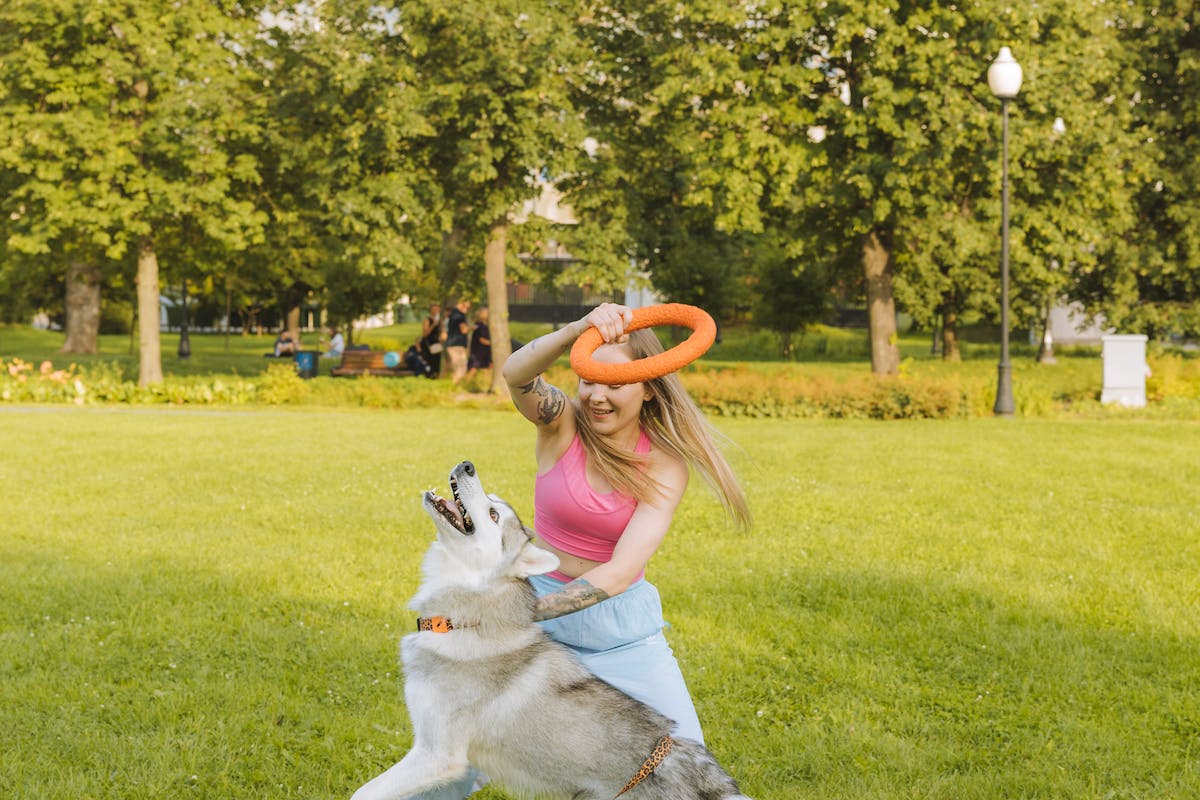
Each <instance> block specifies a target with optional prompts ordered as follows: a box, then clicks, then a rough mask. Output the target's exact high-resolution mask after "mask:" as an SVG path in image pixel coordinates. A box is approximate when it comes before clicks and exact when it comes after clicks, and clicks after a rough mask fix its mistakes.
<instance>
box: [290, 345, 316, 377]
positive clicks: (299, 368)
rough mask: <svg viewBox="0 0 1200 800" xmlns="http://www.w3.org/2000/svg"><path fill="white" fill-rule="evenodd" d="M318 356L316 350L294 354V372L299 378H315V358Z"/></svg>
mask: <svg viewBox="0 0 1200 800" xmlns="http://www.w3.org/2000/svg"><path fill="white" fill-rule="evenodd" d="M320 355H321V354H320V353H318V352H317V351H316V350H301V351H300V352H298V353H296V372H297V373H298V374H299V375H300V377H301V378H315V377H316V376H317V358H318V357H320Z"/></svg>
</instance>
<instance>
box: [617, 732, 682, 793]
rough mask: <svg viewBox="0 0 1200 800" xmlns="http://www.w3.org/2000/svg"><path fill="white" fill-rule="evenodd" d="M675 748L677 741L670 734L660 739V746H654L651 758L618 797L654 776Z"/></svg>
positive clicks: (644, 762)
mask: <svg viewBox="0 0 1200 800" xmlns="http://www.w3.org/2000/svg"><path fill="white" fill-rule="evenodd" d="M674 746H675V740H674V739H672V738H671V736H670V734H668V735H666V736H664V737H662V738H661V739H659V740H658V744H656V745H655V746H654V750H653V751H652V752H651V753H650V757H649V758H647V759H646V760H645V761H643V762H642V766H641V768H640V769H639V770H638V771H637V772H635V773H634V775H633V777H632V778H630V779H629V783H627V784H625V788H624V789H622V790H621V791H619V792H617V797H620V796H621V795H623V794H625V793H626V792H628V791H629V790H630V789H632V788H633V787H635V786H637V785H638V784H639V783H641V782H642V781H644V780H645V779H646V778H649V777H650V776H651V775H652V774H654V770H656V769H658V765H659V764H661V763H662V762H663V759H664V758H666V757H667V753H669V752H671V748H672V747H674ZM613 800H616V798H613Z"/></svg>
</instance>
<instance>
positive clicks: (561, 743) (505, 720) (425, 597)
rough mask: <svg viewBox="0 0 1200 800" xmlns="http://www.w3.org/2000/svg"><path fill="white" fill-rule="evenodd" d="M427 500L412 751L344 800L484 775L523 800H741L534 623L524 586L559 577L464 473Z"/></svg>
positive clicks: (407, 694) (553, 562)
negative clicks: (545, 576)
mask: <svg viewBox="0 0 1200 800" xmlns="http://www.w3.org/2000/svg"><path fill="white" fill-rule="evenodd" d="M450 491H451V495H452V497H451V499H450V500H446V499H444V498H442V497H439V496H438V495H437V494H435V493H434V492H432V491H429V492H426V493H425V496H424V501H423V505H424V508H425V511H426V512H428V514H429V516H430V517H432V518H433V522H434V525H435V527H436V528H437V539H436V541H434V542H433V544H432V545H431V546H430V548H429V551H428V553H427V554H426V556H425V561H424V564H423V567H422V571H423V573H424V580H423V582H422V584H421V587H420V588H419V590H418V591H417V594H416V596H415V597H414V598H413V599H412V602H411V603H410V606H411V607H412V608H413V609H414V610H415V611H417V613H418V614H420V615H421V617H420V618H419V619H418V623H417V624H418V632H416V633H410V634H408V635H407V636H405V637H404V638H403V640H402V641H401V644H400V654H401V660H402V661H403V664H404V673H405V682H404V699H405V703H406V704H407V706H408V713H409V716H410V717H411V718H412V727H413V746H412V749H411V750H409V752H408V754H407V755H405V756H404V758H403V759H402V760H401V761H400V762H398V763H397V764H395V765H394V766H393V767H391V768H390V769H388V770H387V771H386V772H384V773H383V774H382V775H379V776H378V777H377V778H375V779H374V780H372V781H370V782H369V783H367V784H366V785H365V786H363V787H362V788H361V789H359V790H358V791H357V792H355V794H354V798H353V800H384V799H385V798H387V799H388V800H399V798H408V797H411V796H413V795H417V794H419V793H421V792H424V791H428V790H430V789H434V788H436V787H438V786H441V785H444V784H447V783H450V782H453V781H455V780H459V779H461V778H463V777H464V776H465V775H466V774H467V772H468V768H469V767H471V766H474V767H476V768H478V769H480V770H482V771H483V772H484V773H485V774H487V775H488V777H489V778H490V779H491V781H493V782H494V783H495V784H496V785H498V786H499V787H501V788H503V789H508V790H510V791H512V792H514V793H516V794H519V795H520V796H530V795H532V796H537V797H541V798H562V799H563V800H566V799H567V798H569V799H570V800H613V799H614V798H615V797H618V796H620V795H625V797H626V800H725V799H726V798H728V799H729V800H749V798H747V797H746V796H745V795H742V794H739V793H738V788H737V784H736V783H734V781H733V779H732V778H730V777H729V775H727V774H726V773H725V772H724V771H723V770H722V769H721V767H720V766H718V765H717V762H716V760H715V759H714V758H713V756H712V754H711V753H709V751H708V750H707V749H705V747H704V746H703V745H701V744H700V743H698V742H694V741H691V740H688V739H672V738H671V737H670V732H671V728H672V722H671V720H669V719H667V718H666V717H664V716H663V715H661V714H659V713H658V712H656V711H654V710H653V709H651V708H650V707H649V706H647V705H645V704H643V703H641V702H639V701H637V700H634V699H633V698H631V697H629V696H628V695H626V694H624V693H622V692H620V691H619V690H617V689H615V688H613V687H612V686H610V685H609V684H607V683H605V682H604V681H602V680H600V679H599V678H597V677H596V676H595V675H593V674H592V673H591V672H589V671H587V670H586V669H585V668H584V667H583V666H582V665H581V664H580V663H579V662H578V661H577V660H576V658H575V656H574V655H573V654H572V653H571V652H570V651H569V650H568V649H567V648H566V647H564V646H562V645H560V644H558V643H556V642H554V641H552V640H551V639H550V638H549V637H547V635H546V634H545V633H544V632H543V631H542V629H541V628H540V627H539V626H538V625H537V624H536V623H535V622H534V620H533V607H534V592H533V587H532V586H530V584H529V581H528V580H527V578H528V577H529V576H530V575H538V574H541V573H544V572H549V571H550V570H553V569H555V568H556V567H557V566H558V557H557V556H555V555H553V554H552V553H549V552H547V551H545V550H542V549H541V548H539V547H537V546H535V545H534V544H533V539H532V535H531V531H530V530H529V529H527V528H526V527H525V526H524V525H522V524H521V520H520V519H518V518H517V515H516V513H515V512H514V511H513V509H512V507H511V506H509V505H508V504H507V503H505V502H504V501H503V500H501V499H500V498H498V497H495V496H494V495H489V494H486V493H485V492H484V490H483V486H482V484H481V483H480V481H479V477H478V475H477V474H476V471H475V467H474V466H473V465H472V464H471V463H470V462H463V463H462V464H459V465H458V466H457V467H455V468H454V470H453V471H452V472H451V473H450Z"/></svg>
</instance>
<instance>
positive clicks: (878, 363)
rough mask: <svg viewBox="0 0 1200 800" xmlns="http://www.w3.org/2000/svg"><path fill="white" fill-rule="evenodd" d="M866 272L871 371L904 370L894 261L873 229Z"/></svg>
mask: <svg viewBox="0 0 1200 800" xmlns="http://www.w3.org/2000/svg"><path fill="white" fill-rule="evenodd" d="M863 274H864V275H865V277H866V284H867V314H868V325H869V329H870V336H871V372H873V373H874V374H876V375H896V374H897V373H899V372H900V347H899V345H897V343H896V299H895V297H894V296H893V295H892V260H891V255H890V254H889V253H888V251H887V248H886V247H884V245H883V242H882V241H880V239H879V234H878V233H877V232H876V231H872V232H871V233H870V234H868V235H867V239H866V241H865V242H864V244H863Z"/></svg>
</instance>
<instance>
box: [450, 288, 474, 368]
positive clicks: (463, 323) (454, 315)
mask: <svg viewBox="0 0 1200 800" xmlns="http://www.w3.org/2000/svg"><path fill="white" fill-rule="evenodd" d="M470 310H471V301H470V300H459V301H458V302H457V303H455V304H454V308H452V309H450V317H449V319H448V320H447V322H446V360H447V361H449V362H450V379H451V380H452V381H453V382H454V383H461V382H462V379H463V378H464V377H466V374H467V336H468V335H469V334H470V332H471V328H470V326H469V325H468V324H467V312H468V311H470Z"/></svg>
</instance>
